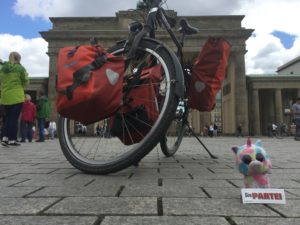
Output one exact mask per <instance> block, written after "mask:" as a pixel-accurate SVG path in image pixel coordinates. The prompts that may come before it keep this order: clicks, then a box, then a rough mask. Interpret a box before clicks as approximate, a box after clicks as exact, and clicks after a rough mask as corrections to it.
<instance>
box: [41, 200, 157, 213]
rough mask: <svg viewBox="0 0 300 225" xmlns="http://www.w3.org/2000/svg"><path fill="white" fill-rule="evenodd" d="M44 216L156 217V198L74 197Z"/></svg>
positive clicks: (51, 209) (55, 206) (59, 204)
mask: <svg viewBox="0 0 300 225" xmlns="http://www.w3.org/2000/svg"><path fill="white" fill-rule="evenodd" d="M45 214H60V215H63V214H68V215H70V214H73V215H76V214H80V215H99V214H109V215H112V214H115V215H157V198H151V197H144V198H142V197H138V198H130V197H122V198H117V197H105V198H104V197H93V198H90V197H85V198H83V197H76V198H65V199H63V200H62V201H61V202H59V203H57V204H55V205H54V206H53V207H51V208H50V209H48V210H47V211H46V212H45Z"/></svg>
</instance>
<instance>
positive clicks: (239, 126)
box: [235, 123, 244, 137]
mask: <svg viewBox="0 0 300 225" xmlns="http://www.w3.org/2000/svg"><path fill="white" fill-rule="evenodd" d="M235 136H237V137H240V136H241V137H244V135H243V130H242V124H241V123H240V124H239V125H238V126H237V128H236V135H235Z"/></svg>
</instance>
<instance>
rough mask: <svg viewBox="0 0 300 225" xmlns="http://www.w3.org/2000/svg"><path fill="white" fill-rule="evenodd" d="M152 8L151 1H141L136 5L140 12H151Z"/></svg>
mask: <svg viewBox="0 0 300 225" xmlns="http://www.w3.org/2000/svg"><path fill="white" fill-rule="evenodd" d="M150 6H151V0H139V1H138V3H137V4H136V9H138V10H149V9H150Z"/></svg>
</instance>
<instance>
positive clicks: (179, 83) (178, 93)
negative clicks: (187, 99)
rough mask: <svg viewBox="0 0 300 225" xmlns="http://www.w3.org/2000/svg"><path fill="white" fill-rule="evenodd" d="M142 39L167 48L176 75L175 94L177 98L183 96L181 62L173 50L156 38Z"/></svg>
mask: <svg viewBox="0 0 300 225" xmlns="http://www.w3.org/2000/svg"><path fill="white" fill-rule="evenodd" d="M143 39H145V40H148V41H152V42H154V43H156V44H157V45H159V46H160V47H162V48H165V49H166V50H167V52H168V53H169V55H170V56H171V58H172V60H173V62H174V65H175V71H176V74H175V77H176V87H175V94H176V96H177V97H179V98H184V91H185V86H184V75H183V70H182V67H181V64H180V62H179V59H178V58H177V56H176V54H175V53H174V51H173V50H172V49H170V48H169V47H168V46H166V45H164V44H163V43H162V42H161V41H158V40H156V39H152V38H148V37H144V38H143Z"/></svg>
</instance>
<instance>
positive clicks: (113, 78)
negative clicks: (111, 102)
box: [105, 69, 120, 85]
mask: <svg viewBox="0 0 300 225" xmlns="http://www.w3.org/2000/svg"><path fill="white" fill-rule="evenodd" d="M105 74H106V77H107V79H108V80H109V83H110V84H111V85H115V84H116V83H117V82H118V80H119V76H120V75H119V74H118V73H117V72H115V71H113V70H111V69H106V71H105Z"/></svg>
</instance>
